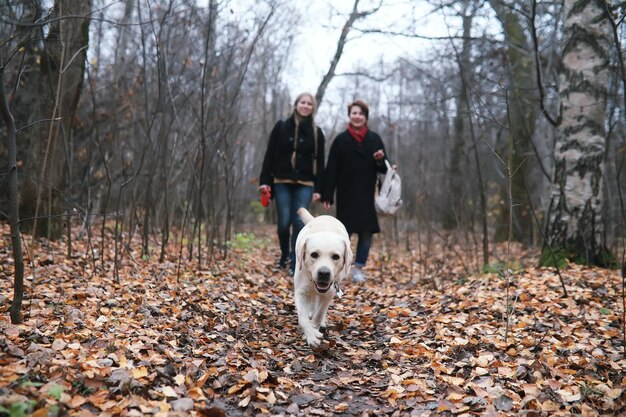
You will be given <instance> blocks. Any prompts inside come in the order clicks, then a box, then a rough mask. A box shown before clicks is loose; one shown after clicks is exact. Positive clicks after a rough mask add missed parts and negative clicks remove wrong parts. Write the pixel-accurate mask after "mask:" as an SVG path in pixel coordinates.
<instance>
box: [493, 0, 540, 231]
mask: <svg viewBox="0 0 626 417" xmlns="http://www.w3.org/2000/svg"><path fill="white" fill-rule="evenodd" d="M489 4H490V5H491V7H492V8H493V10H494V11H495V12H496V15H497V17H498V20H500V22H501V25H502V29H503V31H504V35H505V38H506V41H507V43H508V45H509V46H508V49H507V52H508V53H507V55H508V58H509V60H508V69H509V73H510V79H511V86H510V88H509V91H510V95H509V96H510V98H511V100H510V102H509V106H510V109H511V114H510V115H509V120H510V125H509V129H510V130H509V134H510V140H511V141H514V143H515V146H514V147H511V148H510V149H511V150H512V152H513V154H512V157H511V158H510V160H511V164H512V166H511V168H512V169H513V172H514V173H515V174H514V175H513V178H512V179H511V181H512V182H511V184H510V185H511V192H512V194H513V206H512V207H508V203H506V204H505V206H503V207H502V209H501V210H500V211H499V214H498V219H497V223H496V233H495V240H496V241H505V240H507V238H508V235H509V231H508V226H507V225H508V223H509V222H508V218H509V213H513V240H516V241H520V242H526V243H532V242H530V235H529V232H530V231H531V230H532V227H533V223H532V217H531V215H530V210H529V204H528V202H527V193H526V191H525V186H524V183H527V184H531V183H532V181H529V180H526V181H524V178H523V177H522V176H525V177H526V178H529V176H530V175H531V173H532V172H533V168H534V164H533V163H532V161H533V160H531V157H532V154H533V147H532V137H533V133H534V131H535V124H536V118H537V108H536V107H537V103H538V101H539V97H538V95H537V94H536V93H535V91H536V89H537V82H536V80H535V78H534V77H535V72H534V71H533V68H534V67H533V60H532V54H531V51H532V48H531V47H530V41H529V39H528V38H527V36H526V31H525V29H524V26H523V25H522V22H521V21H520V17H519V15H518V14H516V12H514V10H513V8H511V7H510V6H509V5H507V4H505V2H504V1H502V0H489ZM502 159H503V160H507V159H509V158H508V157H503V158H502ZM507 188H508V185H507V184H505V185H503V186H502V187H501V190H500V192H501V196H502V197H501V200H502V201H504V202H508V201H509V199H508V197H507V195H508V191H507ZM530 191H531V195H532V190H530Z"/></svg>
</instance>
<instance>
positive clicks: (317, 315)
mask: <svg viewBox="0 0 626 417" xmlns="http://www.w3.org/2000/svg"><path fill="white" fill-rule="evenodd" d="M332 300H333V297H332V296H329V294H326V295H324V296H323V297H319V299H318V300H317V303H316V306H315V311H314V312H313V316H312V317H311V321H312V322H313V326H315V328H317V329H319V328H320V327H326V324H327V323H326V313H327V312H328V307H329V306H330V303H331V302H332Z"/></svg>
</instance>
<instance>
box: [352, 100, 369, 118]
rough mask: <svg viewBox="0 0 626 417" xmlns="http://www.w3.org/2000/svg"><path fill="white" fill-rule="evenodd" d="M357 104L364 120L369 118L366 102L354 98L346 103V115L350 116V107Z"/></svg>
mask: <svg viewBox="0 0 626 417" xmlns="http://www.w3.org/2000/svg"><path fill="white" fill-rule="evenodd" d="M354 106H357V107H358V108H359V109H361V111H362V112H363V114H364V115H365V120H369V117H370V108H369V107H368V106H367V103H366V102H364V101H363V100H354V101H353V102H352V103H350V104H348V116H350V110H351V109H352V107H354Z"/></svg>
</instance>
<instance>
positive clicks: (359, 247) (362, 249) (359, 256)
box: [350, 232, 372, 267]
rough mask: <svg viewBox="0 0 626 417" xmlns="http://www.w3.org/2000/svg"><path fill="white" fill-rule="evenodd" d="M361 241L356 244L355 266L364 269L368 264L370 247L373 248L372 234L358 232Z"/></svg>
mask: <svg viewBox="0 0 626 417" xmlns="http://www.w3.org/2000/svg"><path fill="white" fill-rule="evenodd" d="M357 235H358V237H359V240H358V241H357V244H356V256H355V258H354V264H355V265H356V266H358V267H364V266H365V264H366V263H367V257H368V256H369V254H370V247H371V246H372V232H358V233H357ZM350 236H352V234H350Z"/></svg>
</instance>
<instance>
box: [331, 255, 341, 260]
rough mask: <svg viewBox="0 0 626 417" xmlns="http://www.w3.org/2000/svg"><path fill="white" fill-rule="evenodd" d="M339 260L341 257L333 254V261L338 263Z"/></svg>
mask: <svg viewBox="0 0 626 417" xmlns="http://www.w3.org/2000/svg"><path fill="white" fill-rule="evenodd" d="M339 259H341V256H339V255H337V254H336V253H333V261H338V260H339Z"/></svg>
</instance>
